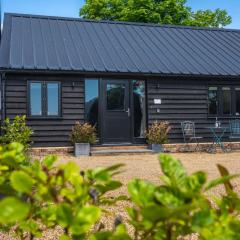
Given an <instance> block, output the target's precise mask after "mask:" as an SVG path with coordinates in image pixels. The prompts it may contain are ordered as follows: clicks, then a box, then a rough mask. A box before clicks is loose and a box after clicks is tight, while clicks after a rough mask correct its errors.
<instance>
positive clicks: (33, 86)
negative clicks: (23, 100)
mask: <svg viewBox="0 0 240 240" xmlns="http://www.w3.org/2000/svg"><path fill="white" fill-rule="evenodd" d="M30 115H31V116H41V115H42V84H41V83H30Z"/></svg>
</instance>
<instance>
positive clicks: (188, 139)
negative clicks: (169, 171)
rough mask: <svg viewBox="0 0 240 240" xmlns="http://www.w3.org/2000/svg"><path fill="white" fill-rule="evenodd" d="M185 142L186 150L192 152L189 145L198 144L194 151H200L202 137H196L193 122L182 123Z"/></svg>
mask: <svg viewBox="0 0 240 240" xmlns="http://www.w3.org/2000/svg"><path fill="white" fill-rule="evenodd" d="M181 127H182V134H183V140H184V143H185V146H184V150H185V151H186V150H187V149H188V150H190V146H189V143H193V142H194V143H196V144H197V145H196V147H195V149H194V151H197V150H200V147H199V140H200V139H202V137H200V136H196V132H195V123H194V122H192V121H184V122H181Z"/></svg>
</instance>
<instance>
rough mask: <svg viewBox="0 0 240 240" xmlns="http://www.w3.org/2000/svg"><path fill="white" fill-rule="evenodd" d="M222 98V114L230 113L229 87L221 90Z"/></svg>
mask: <svg viewBox="0 0 240 240" xmlns="http://www.w3.org/2000/svg"><path fill="white" fill-rule="evenodd" d="M222 97H223V114H230V113H231V89H230V87H223V88H222Z"/></svg>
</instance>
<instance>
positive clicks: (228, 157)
mask: <svg viewBox="0 0 240 240" xmlns="http://www.w3.org/2000/svg"><path fill="white" fill-rule="evenodd" d="M172 156H174V157H176V158H178V159H180V160H181V162H182V163H183V165H184V166H185V168H186V169H187V171H188V172H189V173H192V172H195V171H199V170H203V171H206V172H207V173H208V176H209V179H213V178H216V177H218V176H219V173H218V171H217V167H216V165H217V164H221V165H223V166H225V167H226V168H227V169H228V170H229V171H230V173H232V174H234V173H240V153H239V152H235V153H227V154H225V153H217V154H207V153H177V154H172ZM68 161H74V162H76V163H77V164H79V165H80V167H81V169H82V170H85V169H89V168H95V167H107V166H111V165H113V164H117V163H123V164H125V166H124V168H123V170H124V171H123V172H122V173H121V174H119V175H118V176H116V179H119V180H121V181H122V182H123V184H124V186H123V187H122V188H121V189H119V190H118V191H115V192H114V193H112V194H113V195H115V194H116V195H119V194H123V193H124V194H126V193H127V183H128V182H129V181H130V180H132V179H134V178H140V179H145V180H148V181H151V182H153V183H156V184H158V183H159V182H160V180H159V176H160V174H162V173H161V170H160V167H159V162H158V156H157V155H129V156H128V155H122V156H104V157H103V156H101V157H100V156H97V157H84V158H75V157H73V156H72V155H62V156H59V160H58V164H61V163H66V162H68ZM234 186H235V188H236V189H237V191H239V193H240V179H236V180H235V181H234ZM223 191H224V190H223V188H222V187H219V188H216V189H214V190H213V191H212V192H211V193H210V194H221V193H223ZM125 208H126V203H125V202H119V204H118V205H117V206H116V207H111V208H109V210H110V212H112V213H113V214H112V216H111V217H109V216H107V217H105V218H104V219H103V222H104V224H105V226H106V228H108V229H111V228H112V225H113V219H114V217H115V216H119V215H120V216H122V218H123V219H124V221H126V220H127V214H126V212H125ZM129 230H130V232H131V229H129ZM60 232H61V229H57V230H55V231H46V232H45V233H44V237H43V238H41V239H44V240H55V239H56V240H57V239H58V238H59V233H60ZM0 239H1V240H10V239H13V238H10V237H9V236H6V235H1V234H0ZM187 239H188V240H190V239H191V240H195V239H197V238H196V237H195V236H192V237H189V238H187Z"/></svg>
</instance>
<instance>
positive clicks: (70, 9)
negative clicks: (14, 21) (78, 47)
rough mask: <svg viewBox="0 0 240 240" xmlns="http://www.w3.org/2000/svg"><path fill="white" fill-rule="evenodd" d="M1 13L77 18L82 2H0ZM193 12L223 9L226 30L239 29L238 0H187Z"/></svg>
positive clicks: (58, 0)
mask: <svg viewBox="0 0 240 240" xmlns="http://www.w3.org/2000/svg"><path fill="white" fill-rule="evenodd" d="M0 1H2V11H3V12H15V13H30V14H41V15H52V16H66V17H78V12H79V8H80V7H81V5H82V4H83V3H84V0H0ZM188 5H189V6H190V7H192V8H193V9H194V10H197V9H212V10H214V9H216V8H223V9H226V10H227V11H228V13H229V14H230V15H231V16H232V18H233V23H232V24H231V25H229V26H228V28H238V29H240V1H239V0H188Z"/></svg>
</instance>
